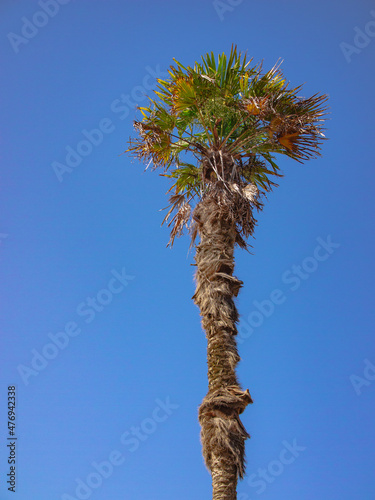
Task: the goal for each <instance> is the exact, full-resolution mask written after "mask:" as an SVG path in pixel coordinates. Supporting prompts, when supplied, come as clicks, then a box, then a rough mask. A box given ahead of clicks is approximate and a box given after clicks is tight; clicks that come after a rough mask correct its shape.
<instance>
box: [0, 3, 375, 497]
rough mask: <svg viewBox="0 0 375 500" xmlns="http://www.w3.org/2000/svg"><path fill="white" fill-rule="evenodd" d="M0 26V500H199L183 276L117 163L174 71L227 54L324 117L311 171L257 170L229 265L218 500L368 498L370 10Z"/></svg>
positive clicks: (22, 7) (183, 258)
mask: <svg viewBox="0 0 375 500" xmlns="http://www.w3.org/2000/svg"><path fill="white" fill-rule="evenodd" d="M41 5H44V9H45V10H43V8H42V7H41ZM231 5H232V6H231ZM215 6H216V7H215ZM371 11H372V12H373V14H371ZM0 18H1V20H0V58H1V67H2V77H1V80H0V94H1V114H0V127H1V129H0V147H1V172H0V184H1V194H0V204H1V212H0V213H1V221H0V266H1V303H2V311H1V317H0V323H1V384H0V388H1V390H0V422H1V432H0V435H1V443H0V451H1V452H0V499H1V500H6V499H7V498H16V499H17V500H72V499H77V500H80V499H86V498H90V499H92V500H125V499H129V500H160V499H163V500H168V499H171V500H172V499H173V500H175V499H176V498H178V499H181V500H191V499H193V498H194V499H209V498H210V495H211V481H210V476H209V474H208V472H207V471H206V469H205V467H204V465H203V460H202V458H201V447H200V442H199V425H198V422H197V408H198V406H199V404H200V402H201V400H202V398H203V397H204V395H205V393H206V389H207V380H206V341H205V337H204V334H203V332H202V331H201V326H200V318H199V313H198V310H197V308H196V306H195V305H194V304H193V302H192V300H191V297H192V295H193V293H194V282H193V271H194V268H193V267H192V266H191V264H192V262H193V254H192V253H188V247H189V240H188V237H183V238H181V239H180V240H178V241H177V242H176V244H175V247H174V248H173V249H172V250H170V249H169V248H168V249H167V248H166V243H167V241H168V230H167V228H165V227H162V228H160V223H161V221H162V217H163V214H162V213H161V212H160V211H159V209H161V208H163V207H165V206H166V204H167V200H166V196H165V192H166V191H167V189H168V187H169V184H168V181H166V180H165V179H164V178H162V177H159V176H158V175H157V173H155V172H154V173H152V172H143V166H142V165H140V164H138V163H137V162H134V161H133V162H132V161H131V160H130V159H129V157H127V156H126V155H122V156H121V153H122V152H123V151H124V150H125V149H126V143H127V139H128V138H129V135H130V134H133V129H132V121H133V119H134V118H135V117H136V116H137V113H136V111H135V106H136V105H142V104H144V103H145V102H146V101H145V98H144V94H145V93H150V89H151V87H153V85H154V83H155V77H156V76H163V74H164V73H165V71H166V70H167V69H168V67H169V65H170V64H171V63H172V58H173V57H175V58H177V59H178V60H180V61H181V62H183V63H185V64H192V63H194V61H195V60H197V59H199V58H200V55H201V54H204V53H205V52H207V51H214V52H215V53H218V52H222V51H229V50H230V46H231V44H232V43H235V44H237V45H238V48H239V49H241V50H243V51H245V50H247V51H248V54H249V56H252V57H253V58H254V60H255V61H260V60H262V59H264V65H265V67H267V68H268V67H271V66H272V65H274V63H275V62H276V61H277V60H278V59H279V58H281V59H283V60H284V63H283V65H282V68H283V70H284V72H285V74H286V76H287V78H288V79H290V81H291V83H292V84H293V85H298V84H300V83H303V82H306V85H305V87H304V91H303V93H302V94H303V95H305V96H309V95H312V94H314V93H316V92H323V93H327V94H329V96H330V106H331V115H330V121H329V122H328V124H327V127H328V130H327V135H328V136H329V139H330V140H329V141H327V142H326V143H325V144H324V148H323V157H322V158H320V159H318V160H313V161H310V162H309V163H307V164H306V165H304V166H301V165H299V164H297V163H295V162H293V161H292V160H290V159H288V158H282V159H281V160H280V165H281V167H282V170H283V172H284V173H285V177H284V178H283V179H281V180H280V187H279V188H278V189H277V190H275V191H274V192H273V193H271V194H270V196H269V199H268V202H267V203H266V206H265V209H264V211H263V213H261V214H260V215H259V217H258V222H259V224H258V227H257V229H256V234H255V236H256V239H255V240H254V241H253V242H252V244H253V250H252V252H253V254H252V255H250V254H248V253H246V252H244V251H239V250H238V251H237V253H236V263H237V267H236V275H237V276H238V277H239V278H240V279H242V280H243V281H244V283H245V286H244V288H243V289H242V291H241V294H240V296H239V298H238V307H239V310H240V313H241V324H240V355H241V358H242V361H241V364H240V366H239V377H240V380H241V382H242V384H243V387H244V388H249V390H250V393H251V395H252V396H253V399H254V405H253V406H251V407H248V408H247V410H246V412H245V414H244V416H243V421H244V423H245V426H246V428H247V429H248V431H249V432H250V434H251V435H252V438H251V440H249V441H247V461H248V467H247V471H248V475H247V477H246V479H245V480H244V481H242V482H241V483H240V485H239V493H240V494H239V500H256V499H258V498H259V499H264V500H280V499H284V498H287V499H288V500H301V499H304V500H310V499H311V500H316V499H320V500H332V499H336V498H337V499H340V500H353V499H359V500H373V499H374V498H375V479H374V461H375V459H374V448H375V428H374V410H375V405H374V402H375V344H374V308H373V290H374V286H373V277H374V260H373V255H374V233H373V220H374V202H373V200H374V152H373V139H374V119H373V114H374V90H373V85H374V76H375V73H374V55H375V5H374V2H371V1H367V0H361V1H360V2H358V1H354V0H350V1H349V0H341V1H338V0H335V1H332V2H326V1H322V0H318V1H316V2H306V1H304V2H300V1H299V2H297V1H295V0H289V1H288V2H280V1H277V0H269V1H263V2H255V1H253V0H243V1H242V2H241V1H240V0H236V1H234V0H223V2H221V4H220V2H216V4H215V2H212V1H198V0H192V1H190V2H176V1H172V0H168V1H163V2H162V1H159V2H154V1H150V0H147V1H146V0H145V1H142V0H140V1H137V2H124V1H120V0H106V1H104V0H103V1H99V0H92V1H90V2H89V1H80V2H78V1H74V0H72V1H66V0H65V1H64V2H63V1H61V2H60V3H58V4H56V2H55V1H52V0H51V1H50V2H47V1H46V0H45V1H44V2H43V0H42V1H41V2H39V3H38V2H34V1H31V0H30V1H25V0H20V1H18V2H11V1H5V0H3V1H2V2H1V7H0ZM356 27H357V28H356ZM366 32H367V34H366ZM343 43H344V45H343ZM345 44H346V45H345ZM94 129H96V130H98V129H100V130H99V132H98V131H95V130H94ZM82 141H83V142H82ZM90 141H91V142H90ZM77 149H78V151H79V154H78V155H77ZM64 165H65V167H64ZM56 172H59V174H57V173H56ZM270 299H274V303H273V305H272V304H271V303H270V302H269V301H270ZM264 301H268V302H264ZM270 304H271V305H270ZM366 360H367V361H366ZM9 385H15V386H16V388H17V405H16V413H17V419H16V436H17V438H18V439H17V445H16V459H17V463H16V473H17V478H16V483H17V486H16V493H12V492H8V490H7V486H9V485H7V484H6V480H7V473H9V467H10V466H9V464H8V463H7V462H8V455H9V451H10V448H9V447H7V444H8V443H9V442H10V441H9V440H7V437H8V435H7V423H6V420H7V387H8V386H9Z"/></svg>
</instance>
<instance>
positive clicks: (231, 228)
mask: <svg viewBox="0 0 375 500" xmlns="http://www.w3.org/2000/svg"><path fill="white" fill-rule="evenodd" d="M224 201H225V200H222V199H220V194H218V192H217V191H216V192H212V193H211V195H210V194H208V195H206V196H205V197H204V198H203V199H202V201H201V202H200V203H199V204H198V205H197V207H196V209H195V211H194V219H195V223H196V224H197V229H198V233H199V236H200V243H199V245H198V247H197V251H196V256H195V261H196V264H197V272H196V276H195V278H196V292H195V295H194V297H193V299H194V301H195V303H196V304H197V305H198V307H199V308H200V313H201V317H202V326H203V328H204V330H205V332H206V337H207V344H208V345H207V364H208V382H209V385H208V393H207V395H206V397H205V398H204V400H203V402H202V404H201V406H200V408H199V422H200V425H201V441H202V446H203V456H204V459H205V462H206V465H207V467H208V469H209V470H210V472H211V475H212V487H213V496H212V499H213V500H235V499H236V498H237V493H236V487H237V480H238V478H242V477H243V474H244V468H245V466H244V463H245V458H244V455H245V440H246V439H247V438H248V437H250V436H249V434H248V433H247V432H246V430H245V428H244V426H243V425H242V422H241V420H240V418H239V415H240V414H241V413H242V412H243V411H244V410H245V408H246V406H247V405H248V404H249V403H252V399H251V396H250V394H249V391H248V390H246V391H243V390H242V389H241V387H240V385H239V383H238V380H237V376H236V373H235V370H236V365H237V363H238V361H239V360H240V358H239V355H238V352H237V344H236V335H237V327H236V323H237V322H238V312H237V309H236V306H235V304H234V297H236V296H237V294H238V292H239V290H240V288H241V286H242V282H241V281H240V280H238V279H237V278H236V277H234V276H233V270H234V246H235V242H236V239H237V230H236V224H235V221H234V218H233V217H232V216H231V213H230V211H227V210H226V209H225V207H226V205H227V204H226V203H225V202H224Z"/></svg>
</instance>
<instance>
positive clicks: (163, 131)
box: [127, 46, 327, 246]
mask: <svg viewBox="0 0 375 500" xmlns="http://www.w3.org/2000/svg"><path fill="white" fill-rule="evenodd" d="M251 62H252V60H249V61H247V60H246V54H244V55H243V54H241V52H238V51H237V48H236V47H233V46H232V49H231V52H230V55H229V57H228V58H227V57H226V55H225V54H224V53H223V54H221V55H219V56H218V60H217V62H216V61H215V57H214V54H213V53H211V54H206V55H205V56H204V57H202V63H198V62H196V63H195V65H194V68H192V67H190V66H187V67H184V66H183V65H182V64H181V63H180V62H178V61H176V60H175V63H176V66H171V67H170V70H169V74H170V76H171V78H170V79H168V80H161V79H159V80H158V90H156V91H155V94H156V96H157V97H158V98H159V100H154V99H152V98H150V97H149V101H150V102H149V106H148V107H140V108H139V109H140V111H141V113H142V115H143V119H142V121H135V122H134V127H135V129H136V130H137V131H138V133H139V136H138V138H136V139H131V140H130V147H129V149H128V150H127V152H130V153H132V154H133V155H134V156H136V157H137V158H138V159H140V160H142V161H144V162H145V163H146V164H147V166H149V165H150V164H152V166H153V168H157V167H161V168H162V169H163V170H164V173H163V174H162V175H165V176H166V177H170V178H172V179H175V183H174V184H173V186H172V187H171V189H170V190H169V191H172V194H171V196H170V206H169V211H168V213H167V215H166V217H165V219H164V221H169V225H171V226H172V229H171V239H170V243H171V244H173V240H174V238H175V237H176V236H179V235H180V234H181V233H182V230H183V228H184V226H187V227H190V223H191V221H192V219H191V216H192V207H193V203H194V201H199V200H200V199H202V197H204V195H205V193H207V191H208V190H210V191H211V190H212V189H215V184H217V183H219V185H218V186H217V188H218V189H220V190H221V188H222V187H223V186H224V187H225V188H226V189H227V191H228V192H230V191H231V192H232V193H233V192H234V191H235V192H236V193H237V194H238V196H234V197H233V196H232V197H231V198H232V202H235V206H233V207H232V208H233V212H236V213H237V228H238V240H237V243H239V244H240V245H241V246H246V243H245V240H246V238H247V237H248V236H249V235H250V234H251V233H252V229H253V222H254V221H253V218H252V216H251V214H250V213H249V210H248V209H247V206H248V205H249V202H250V205H253V206H255V207H256V208H260V206H261V203H260V197H259V195H260V194H265V193H266V192H267V191H270V190H271V189H272V186H275V185H276V184H275V182H273V181H272V180H271V179H272V176H281V174H280V171H279V167H278V165H277V164H276V163H275V157H274V154H275V153H280V154H284V155H287V156H289V157H291V158H293V159H294V160H297V161H299V162H302V161H303V160H308V159H310V158H313V157H316V156H318V155H319V154H320V153H319V150H320V145H321V142H322V141H323V140H324V135H323V133H322V125H323V122H324V114H325V112H326V108H325V107H324V103H325V101H326V100H327V96H326V95H318V94H316V95H314V96H312V97H310V98H307V99H306V98H302V97H299V96H298V95H297V94H298V93H299V91H300V90H301V88H302V86H298V87H296V88H289V83H288V82H287V81H286V79H285V78H284V76H283V74H282V72H281V70H280V69H279V66H278V65H276V66H274V67H273V68H272V69H271V70H269V71H267V72H263V71H262V65H261V64H260V65H254V66H251ZM189 152H190V153H191V154H192V155H194V156H195V157H196V159H197V160H198V166H195V165H193V164H191V163H188V162H187V161H186V158H187V153H189ZM172 214H174V216H173V217H172V219H171V220H170V217H171V215H172ZM193 228H194V224H193ZM192 233H193V239H194V237H195V235H196V231H195V230H194V229H193V232H192Z"/></svg>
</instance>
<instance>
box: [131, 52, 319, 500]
mask: <svg viewBox="0 0 375 500" xmlns="http://www.w3.org/2000/svg"><path fill="white" fill-rule="evenodd" d="M174 61H175V66H171V67H170V70H169V74H170V78H169V79H168V80H158V86H157V88H158V89H157V90H156V91H155V94H156V97H157V99H156V100H154V99H152V98H149V101H150V102H149V106H147V107H140V108H139V110H140V111H141V113H142V115H143V119H142V121H135V122H134V127H135V129H136V130H137V132H138V136H137V138H135V139H130V144H129V148H128V149H127V152H130V153H131V154H132V155H133V156H135V157H136V158H138V159H139V160H142V161H143V162H145V163H146V164H147V167H148V166H149V165H152V167H153V168H161V169H162V174H161V175H164V176H166V177H169V178H172V179H173V181H174V183H173V185H172V187H171V188H170V190H169V192H171V195H170V200H169V201H170V205H169V207H168V208H169V210H168V212H167V214H166V217H165V219H164V221H163V222H167V223H168V225H169V226H170V227H171V238H170V241H169V243H168V244H171V245H172V244H173V241H174V239H175V237H176V236H180V235H181V234H182V232H183V229H184V227H186V228H188V229H189V230H190V234H191V237H192V245H194V242H195V240H196V237H197V236H198V237H199V244H198V245H197V246H196V255H195V261H196V266H197V271H196V275H195V279H196V291H195V295H194V297H193V299H194V300H195V303H196V304H197V305H198V306H199V308H200V314H201V317H202V326H203V328H204V330H205V333H206V337H207V342H208V347H207V364H208V382H209V384H208V393H207V395H206V396H205V398H204V399H203V402H202V404H201V406H200V408H199V422H200V424H201V441H202V446H203V456H204V459H205V462H206V465H207V467H208V469H209V471H210V472H211V475H212V486H213V497H212V498H213V500H219V499H220V500H224V499H225V500H233V499H236V498H237V494H236V487H237V480H238V479H239V478H242V477H243V475H244V471H245V457H244V455H245V453H244V450H245V440H246V439H247V438H248V437H249V434H248V433H247V432H246V430H245V428H244V426H243V424H242V422H241V420H240V414H241V413H242V412H243V411H244V410H245V408H246V406H247V405H248V404H249V403H252V399H251V396H250V393H249V391H248V390H245V391H244V390H243V389H242V388H241V386H240V384H239V382H238V380H237V376H236V365H237V363H238V361H239V359H240V358H239V355H238V351H237V344H236V335H237V326H236V325H237V322H238V319H239V316H238V312H237V308H236V305H235V302H234V299H235V297H236V296H237V294H238V292H239V290H240V288H241V286H242V282H241V281H240V280H239V279H237V278H236V277H235V276H233V271H234V249H235V246H236V245H238V246H239V247H241V248H247V246H248V244H247V241H246V240H247V238H248V237H249V236H251V235H252V234H253V232H254V226H255V223H256V220H255V219H254V212H255V211H257V210H261V209H262V206H263V205H262V199H264V197H265V195H266V193H267V192H269V191H270V190H271V189H272V187H273V186H276V185H277V184H275V183H274V182H273V181H272V178H275V177H280V176H281V174H280V172H279V167H278V165H277V164H276V163H275V157H274V154H275V153H279V154H284V155H287V156H289V157H290V158H293V159H294V160H297V161H298V162H303V160H308V159H310V158H313V157H316V156H317V155H319V154H320V153H319V150H320V145H321V142H322V140H324V135H323V133H322V126H323V123H324V119H325V118H324V115H325V112H326V108H325V107H324V103H325V101H326V99H327V96H325V95H318V94H316V95H314V96H312V97H310V98H307V99H306V98H302V97H299V96H298V95H297V94H298V92H299V91H300V89H301V86H299V87H296V88H289V83H288V82H287V81H286V80H285V78H284V76H283V74H282V72H281V71H280V69H279V66H278V65H276V66H275V67H273V68H272V69H271V70H270V71H267V72H263V70H262V65H254V66H251V60H250V61H248V62H247V60H246V54H242V53H241V52H238V51H237V47H233V46H232V48H231V52H230V55H229V57H228V58H227V57H226V55H225V54H222V55H219V56H218V59H217V62H216V61H215V57H214V54H213V53H211V54H206V55H205V56H204V57H202V63H198V62H196V63H195V64H194V67H193V68H192V67H190V66H187V67H184V66H183V65H182V64H181V63H180V62H178V61H176V60H175V59H174ZM194 159H195V160H196V162H195V163H196V164H193V163H192V161H194ZM147 167H146V168H147Z"/></svg>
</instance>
